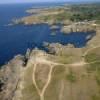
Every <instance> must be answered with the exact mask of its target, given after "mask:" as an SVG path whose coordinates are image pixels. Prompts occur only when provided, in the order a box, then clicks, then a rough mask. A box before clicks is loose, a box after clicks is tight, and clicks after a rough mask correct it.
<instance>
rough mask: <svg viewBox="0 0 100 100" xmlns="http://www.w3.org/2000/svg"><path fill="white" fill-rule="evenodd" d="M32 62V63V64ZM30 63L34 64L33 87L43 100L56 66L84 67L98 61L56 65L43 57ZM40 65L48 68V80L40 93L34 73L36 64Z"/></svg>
mask: <svg viewBox="0 0 100 100" xmlns="http://www.w3.org/2000/svg"><path fill="white" fill-rule="evenodd" d="M98 47H100V46H96V47H93V48H91V49H88V50H87V51H86V52H85V53H84V54H83V56H86V55H87V54H88V52H90V51H91V50H93V49H96V48H98ZM32 61H34V62H32ZM32 61H31V63H33V64H34V68H33V76H32V79H33V84H34V86H35V87H36V90H37V92H38V94H39V96H40V100H44V94H45V91H46V89H47V87H48V85H49V84H50V81H51V77H52V71H53V68H54V67H57V65H63V66H72V67H80V66H84V65H88V64H92V63H96V62H100V61H94V62H90V63H88V62H85V60H82V61H80V62H75V63H71V64H62V63H57V62H52V61H49V60H47V59H45V58H44V57H36V58H35V60H34V59H33V60H32ZM38 63H40V64H47V65H49V66H50V71H49V73H48V79H47V82H46V84H45V85H44V87H43V89H42V91H40V90H39V87H38V85H37V83H36V80H35V71H36V68H37V64H38ZM60 98H62V96H60Z"/></svg>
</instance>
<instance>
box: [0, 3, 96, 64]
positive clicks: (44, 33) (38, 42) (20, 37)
mask: <svg viewBox="0 0 100 100" xmlns="http://www.w3.org/2000/svg"><path fill="white" fill-rule="evenodd" d="M38 6H42V7H43V5H38ZM45 6H46V5H45ZM49 6H50V5H49ZM53 6H54V5H53ZM31 7H37V6H36V5H32V4H19V5H18V4H16V5H15V4H14V5H0V64H4V63H5V62H7V61H9V60H10V59H11V58H13V56H15V55H16V54H25V52H26V50H27V48H34V47H38V48H40V49H43V47H42V45H43V42H49V43H58V42H59V43H61V44H68V43H71V44H73V45H74V46H75V47H84V46H85V45H86V43H87V41H88V40H87V39H86V37H87V36H88V35H91V37H93V36H94V34H93V33H70V34H68V35H63V34H62V33H61V32H60V29H58V30H57V31H56V35H55V36H52V35H51V33H52V30H50V27H49V26H48V25H47V24H40V25H31V26H24V25H16V26H5V25H7V24H9V23H10V22H11V20H12V19H13V18H20V17H22V16H27V15H28V14H27V13H25V10H27V9H28V8H31Z"/></svg>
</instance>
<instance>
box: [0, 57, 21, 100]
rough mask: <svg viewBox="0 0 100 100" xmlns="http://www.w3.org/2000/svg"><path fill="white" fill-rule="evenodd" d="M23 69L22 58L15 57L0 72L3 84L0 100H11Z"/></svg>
mask: <svg viewBox="0 0 100 100" xmlns="http://www.w3.org/2000/svg"><path fill="white" fill-rule="evenodd" d="M22 68H23V57H22V56H16V57H15V58H14V59H13V60H11V61H10V62H9V63H8V64H7V65H4V66H2V68H1V70H0V80H1V83H2V84H3V85H2V86H1V91H0V100H12V98H13V97H14V93H15V91H16V89H17V86H18V84H19V81H20V72H21V71H22Z"/></svg>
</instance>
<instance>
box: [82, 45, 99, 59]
mask: <svg viewBox="0 0 100 100" xmlns="http://www.w3.org/2000/svg"><path fill="white" fill-rule="evenodd" d="M99 47H100V45H99V46H95V47H93V48H90V49H88V50H87V51H86V52H85V53H84V54H83V57H84V56H86V55H87V54H88V53H89V52H90V51H92V50H94V49H96V48H99Z"/></svg>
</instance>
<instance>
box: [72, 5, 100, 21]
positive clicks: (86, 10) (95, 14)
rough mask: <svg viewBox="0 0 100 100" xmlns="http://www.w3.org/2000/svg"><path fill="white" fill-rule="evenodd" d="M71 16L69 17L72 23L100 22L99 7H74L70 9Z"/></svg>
mask: <svg viewBox="0 0 100 100" xmlns="http://www.w3.org/2000/svg"><path fill="white" fill-rule="evenodd" d="M71 12H73V15H72V16H71V17H70V20H72V21H83V20H100V5H99V4H94V5H93V4H91V5H74V6H72V7H71Z"/></svg>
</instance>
